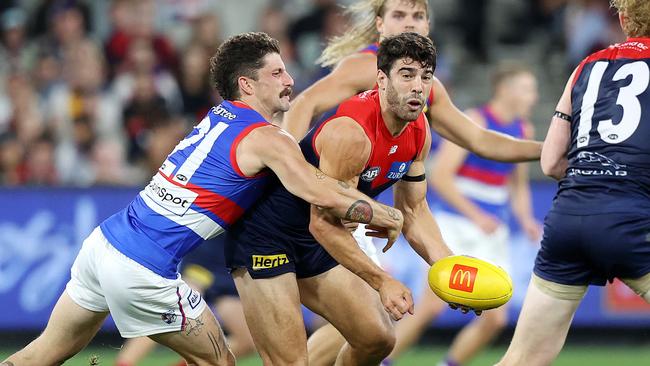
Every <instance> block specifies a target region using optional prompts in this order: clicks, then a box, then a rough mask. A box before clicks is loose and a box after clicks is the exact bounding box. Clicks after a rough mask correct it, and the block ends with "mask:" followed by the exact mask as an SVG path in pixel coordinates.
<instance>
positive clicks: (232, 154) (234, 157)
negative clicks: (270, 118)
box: [230, 103, 272, 178]
mask: <svg viewBox="0 0 650 366" xmlns="http://www.w3.org/2000/svg"><path fill="white" fill-rule="evenodd" d="M240 104H243V103H240ZM262 126H272V125H271V124H270V123H268V122H258V123H254V124H252V125H250V126H248V127H246V128H245V129H243V130H242V132H240V133H239V135H237V137H236V138H235V140H234V141H233V142H232V145H231V146H230V165H232V169H233V170H234V171H235V173H237V174H238V175H239V176H240V177H242V178H257V177H259V176H261V175H264V174H266V172H264V171H262V172H259V173H257V174H255V175H253V176H250V177H249V176H247V175H245V174H244V173H243V172H242V171H241V169H239V164H237V146H239V143H240V142H241V140H242V139H243V138H244V137H246V136H247V135H248V134H249V133H251V131H253V130H254V129H256V128H258V127H262Z"/></svg>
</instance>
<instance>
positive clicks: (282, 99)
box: [0, 33, 402, 366]
mask: <svg viewBox="0 0 650 366" xmlns="http://www.w3.org/2000/svg"><path fill="white" fill-rule="evenodd" d="M210 64H211V71H212V81H213V83H214V85H215V86H216V89H217V90H218V92H219V94H220V95H221V96H222V97H223V98H224V102H222V103H221V104H219V105H218V106H215V107H214V108H213V109H212V110H211V111H210V112H209V113H208V114H207V115H206V117H205V118H204V119H203V120H202V121H201V122H200V123H199V124H198V125H197V126H196V127H195V128H194V130H193V131H192V132H191V133H190V134H189V135H188V136H187V137H186V138H185V139H184V140H182V141H181V142H180V143H179V144H178V145H177V146H176V148H175V149H174V151H172V152H171V154H170V155H169V156H168V157H167V159H166V160H165V162H164V163H163V164H162V166H161V168H160V169H159V171H158V173H157V174H156V175H155V176H154V177H153V179H152V180H151V182H150V184H149V185H148V186H147V187H145V188H144V189H143V190H142V191H141V192H140V194H139V195H138V196H136V198H135V199H134V200H133V201H132V202H131V203H130V204H129V205H128V207H126V208H125V209H124V210H122V211H120V212H118V213H116V214H115V215H113V216H111V217H110V218H108V219H107V220H105V221H104V222H102V223H101V224H100V225H99V227H97V228H96V229H95V230H94V231H93V232H92V233H91V234H90V236H89V237H88V238H86V240H85V241H84V243H83V246H82V248H81V251H80V252H79V254H78V255H77V258H76V260H75V262H74V264H73V265H72V269H71V275H72V278H71V280H70V282H68V284H67V286H66V290H65V291H64V292H63V294H62V295H61V297H60V298H59V301H58V302H57V304H56V305H55V307H54V310H53V311H52V314H51V316H50V320H49V322H48V325H47V327H46V328H45V330H44V332H43V333H42V334H41V335H40V336H39V337H38V338H37V339H36V340H34V341H33V342H31V343H30V344H29V345H27V346H26V347H25V348H23V349H22V350H20V351H18V352H17V353H15V354H13V355H11V356H9V358H8V359H7V360H6V361H4V362H3V363H1V364H0V365H3V366H8V365H20V366H27V365H58V364H61V363H63V362H64V361H65V360H66V359H68V358H70V357H72V356H73V355H75V354H76V353H77V352H79V351H80V350H81V349H83V348H84V347H85V346H86V345H87V344H88V342H90V340H91V339H92V338H93V337H94V335H95V333H96V332H97V331H98V330H99V327H100V326H101V324H102V323H103V322H104V320H105V319H106V317H107V316H108V314H109V312H110V313H111V314H112V316H113V319H114V320H115V323H116V325H117V328H118V330H119V331H120V334H121V335H122V336H123V337H125V338H133V337H140V336H149V337H150V338H151V339H153V340H154V341H156V342H158V343H161V344H163V345H165V346H167V347H169V348H171V349H172V350H174V351H176V352H177V353H179V354H180V355H181V356H182V357H183V358H185V360H186V361H187V362H188V363H190V364H196V365H226V364H228V365H232V364H234V362H235V359H234V357H233V355H232V353H231V351H230V350H229V348H228V347H227V345H226V343H225V341H224V337H223V333H222V331H221V328H220V327H219V324H218V323H217V321H216V319H215V317H214V315H213V314H212V312H211V311H210V309H209V308H207V306H206V304H205V301H204V300H203V298H202V297H201V296H200V294H198V293H197V292H196V291H194V290H192V289H191V288H190V287H189V286H188V285H187V284H186V283H185V282H184V281H183V280H182V279H181V278H180V276H179V274H178V272H177V266H178V263H179V262H180V260H181V258H182V257H183V256H185V255H186V254H187V253H188V252H189V251H191V250H192V249H193V248H194V247H196V246H197V245H199V244H200V243H201V242H203V241H204V240H206V239H210V238H212V237H214V236H216V235H219V234H221V233H222V232H223V231H224V229H226V228H228V227H229V226H230V225H232V224H233V223H234V222H235V221H236V220H237V219H238V218H239V217H240V216H241V215H242V214H243V213H244V212H245V211H246V210H247V209H248V208H249V207H250V206H251V205H252V204H253V203H254V202H255V201H256V200H257V199H258V198H259V197H260V196H261V195H262V193H263V192H264V188H265V186H266V185H267V183H268V182H269V180H270V178H271V176H270V175H269V174H268V173H269V172H270V171H273V172H274V173H275V174H276V175H277V177H278V178H279V180H280V181H281V182H282V184H284V185H286V187H287V189H288V190H290V191H291V192H293V193H295V194H297V195H298V196H301V197H303V198H304V199H306V200H307V201H309V202H312V203H314V204H315V205H317V206H319V207H321V208H322V209H323V211H324V212H332V213H333V214H335V215H337V216H340V217H342V218H345V219H349V220H352V221H362V222H364V221H365V222H368V221H371V222H372V223H373V224H377V226H378V227H381V226H385V227H387V229H388V231H387V232H386V234H387V236H388V237H389V245H390V244H392V242H393V241H394V239H395V238H396V237H397V235H398V233H399V231H400V230H401V224H402V217H401V213H399V212H395V211H396V210H394V209H392V208H390V207H386V206H383V205H379V204H377V203H375V202H374V201H372V200H370V199H369V198H367V197H366V196H364V195H362V194H361V193H360V192H358V191H357V190H354V189H350V188H349V186H348V185H347V184H345V183H343V182H340V181H336V180H334V179H331V178H329V177H327V176H326V175H325V174H323V173H322V172H321V171H320V170H318V169H316V168H314V167H313V166H312V165H310V164H308V163H307V162H306V161H305V159H304V157H303V155H302V154H301V152H300V149H299V148H298V145H297V144H296V141H295V140H294V139H293V138H292V137H290V136H289V135H288V134H287V133H286V132H284V131H282V130H281V129H279V128H277V127H276V126H273V125H272V124H270V123H269V122H268V121H269V120H270V119H271V118H272V116H273V115H274V114H275V113H277V112H281V111H286V110H287V109H288V108H289V95H290V94H291V87H292V85H293V80H292V79H291V76H290V75H289V74H288V73H287V72H286V69H285V67H284V63H283V62H282V59H281V57H280V54H279V45H278V42H277V40H274V39H272V38H271V37H269V36H268V35H266V34H264V33H245V34H242V35H238V36H234V37H232V38H230V39H229V40H227V41H226V42H224V43H223V44H222V45H221V46H219V48H218V49H217V51H216V53H215V55H214V56H213V57H212V59H211V61H210Z"/></svg>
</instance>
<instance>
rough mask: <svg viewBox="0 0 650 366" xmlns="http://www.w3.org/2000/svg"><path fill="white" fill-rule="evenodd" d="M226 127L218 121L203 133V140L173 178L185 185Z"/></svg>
mask: <svg viewBox="0 0 650 366" xmlns="http://www.w3.org/2000/svg"><path fill="white" fill-rule="evenodd" d="M226 128H228V125H227V124H225V123H223V122H219V123H217V124H216V126H214V127H213V128H212V129H211V130H210V131H209V132H208V133H207V134H206V135H205V138H204V139H203V141H201V142H200V143H199V145H198V146H197V147H196V148H195V149H194V151H192V153H191V154H190V155H189V156H188V157H187V159H186V160H185V162H184V163H183V164H182V165H181V167H180V168H179V169H178V171H177V172H176V174H175V175H174V178H173V179H174V181H175V182H178V183H180V184H182V185H186V184H187V183H188V182H189V181H190V179H191V178H192V176H193V175H194V173H195V172H196V170H197V169H198V168H199V167H200V166H201V164H202V163H203V160H205V158H206V157H207V156H208V153H209V152H210V150H212V146H213V145H214V143H215V142H216V141H217V138H218V137H219V135H221V133H222V132H223V131H224V130H225V129H226Z"/></svg>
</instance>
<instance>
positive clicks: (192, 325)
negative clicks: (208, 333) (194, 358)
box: [185, 316, 205, 336]
mask: <svg viewBox="0 0 650 366" xmlns="http://www.w3.org/2000/svg"><path fill="white" fill-rule="evenodd" d="M204 326H205V324H204V323H203V319H201V316H199V317H198V318H196V319H187V324H185V335H191V334H194V335H195V336H198V335H200V334H201V331H203V327H204Z"/></svg>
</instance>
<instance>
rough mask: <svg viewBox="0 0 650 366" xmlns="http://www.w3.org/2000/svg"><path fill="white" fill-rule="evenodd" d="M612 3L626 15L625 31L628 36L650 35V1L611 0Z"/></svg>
mask: <svg viewBox="0 0 650 366" xmlns="http://www.w3.org/2000/svg"><path fill="white" fill-rule="evenodd" d="M611 4H612V6H613V7H615V8H616V10H618V12H619V13H622V14H623V15H625V18H626V22H625V26H624V27H623V31H624V32H625V34H627V35H628V37H650V1H648V0H611Z"/></svg>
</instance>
